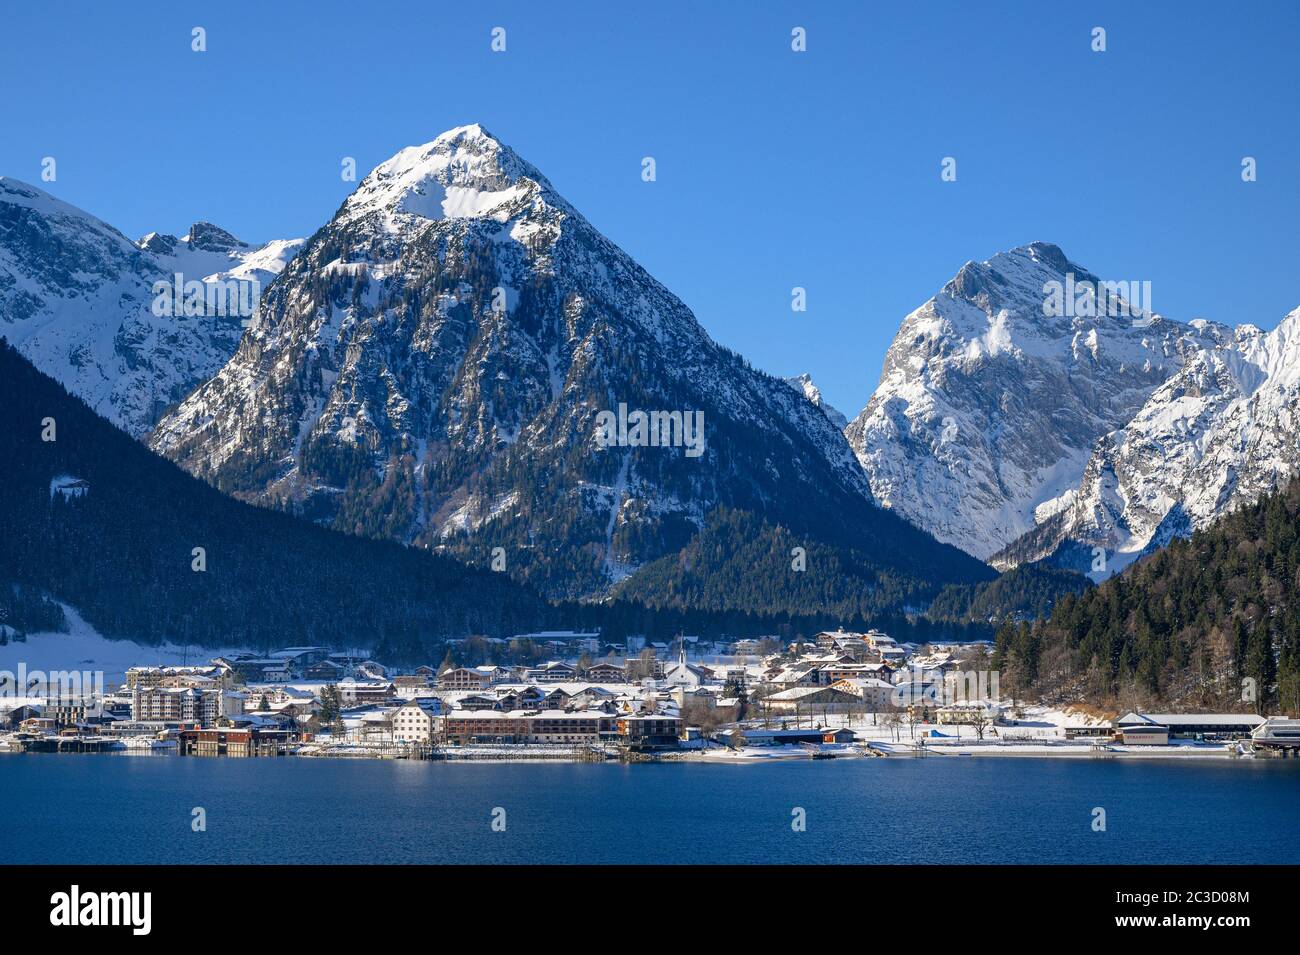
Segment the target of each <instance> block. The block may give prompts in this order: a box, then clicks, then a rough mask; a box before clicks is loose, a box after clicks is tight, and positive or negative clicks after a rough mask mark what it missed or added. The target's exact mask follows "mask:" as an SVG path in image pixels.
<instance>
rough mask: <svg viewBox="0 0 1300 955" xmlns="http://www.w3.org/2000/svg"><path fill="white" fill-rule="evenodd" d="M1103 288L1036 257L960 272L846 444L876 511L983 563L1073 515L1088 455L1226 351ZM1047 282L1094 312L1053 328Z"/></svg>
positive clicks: (1063, 315)
mask: <svg viewBox="0 0 1300 955" xmlns="http://www.w3.org/2000/svg"><path fill="white" fill-rule="evenodd" d="M1100 282H1101V280H1099V279H1098V278H1097V277H1096V276H1095V275H1093V274H1092V273H1090V272H1088V271H1087V270H1086V269H1084V268H1083V267H1082V266H1079V265H1077V264H1075V263H1073V262H1070V261H1069V260H1068V259H1067V258H1066V257H1065V255H1064V253H1062V251H1061V250H1060V249H1059V248H1057V247H1056V246H1054V245H1049V244H1046V243H1033V244H1031V245H1027V246H1023V247H1021V248H1017V249H1013V250H1011V251H1009V252H1003V253H1000V254H998V255H995V256H994V257H993V258H991V259H989V260H988V261H986V262H981V263H974V262H970V263H967V264H966V265H965V266H963V267H962V269H961V270H960V271H959V272H958V273H957V275H956V276H955V277H954V278H953V279H952V280H950V281H949V282H948V283H947V284H946V285H945V286H944V287H943V289H942V290H941V291H940V292H939V294H938V295H936V296H934V297H933V298H931V299H930V300H929V301H928V302H926V303H925V304H924V305H922V306H921V307H920V308H918V309H917V310H916V311H914V312H912V313H911V314H910V315H908V316H907V318H906V319H904V321H903V323H902V326H901V327H900V328H899V331H898V334H897V335H896V336H895V338H894V341H893V343H892V344H891V346H890V348H889V350H888V352H887V354H886V357H885V364H884V370H883V372H882V374H881V377H880V383H879V385H878V386H877V388H876V391H875V393H874V394H873V395H872V397H871V399H870V401H869V402H868V404H867V406H866V408H865V409H864V410H863V411H862V413H861V414H859V415H858V417H857V418H856V419H855V420H854V421H852V422H851V423H850V424H849V426H848V429H847V431H846V435H847V436H848V439H849V442H850V444H851V445H852V446H853V449H854V451H855V453H856V454H857V456H858V459H859V460H860V461H861V463H862V466H863V468H864V469H865V470H866V472H867V474H868V476H869V478H870V481H871V487H872V491H873V493H874V494H875V496H876V498H877V499H878V500H879V501H880V502H881V503H882V504H884V505H886V506H888V507H890V508H893V509H894V510H896V511H898V512H899V513H900V514H902V515H903V516H904V517H906V518H907V519H908V520H910V521H911V522H913V523H914V524H916V525H917V526H919V527H921V528H923V529H925V530H927V531H929V532H930V533H932V534H933V535H934V536H935V537H937V538H938V539H939V540H942V541H945V542H948V543H951V544H954V545H956V546H958V547H961V548H962V549H963V550H966V551H967V552H968V553H971V554H973V555H975V556H977V557H980V558H987V557H988V556H989V555H991V554H993V553H994V552H996V551H998V550H1000V549H1001V548H1003V547H1004V546H1006V545H1007V544H1008V543H1009V542H1011V541H1013V540H1015V539H1017V538H1018V537H1020V536H1021V535H1022V534H1024V533H1026V532H1027V531H1030V530H1031V529H1032V528H1034V527H1035V525H1036V523H1038V522H1041V521H1045V520H1047V519H1048V518H1050V517H1051V516H1052V514H1053V513H1055V512H1056V511H1058V510H1061V509H1063V508H1064V507H1066V506H1068V502H1069V498H1068V495H1069V493H1070V491H1071V489H1073V488H1074V487H1076V486H1077V484H1078V481H1079V475H1080V473H1081V472H1082V471H1083V468H1084V466H1085V465H1086V464H1087V462H1088V459H1089V456H1090V454H1091V451H1092V447H1093V444H1094V442H1095V441H1096V440H1097V439H1098V438H1099V437H1101V436H1102V435H1104V434H1106V433H1108V432H1110V431H1112V430H1114V429H1115V428H1117V427H1120V426H1121V425H1123V424H1125V423H1126V422H1127V421H1128V420H1129V419H1130V418H1132V416H1133V415H1134V414H1135V413H1137V411H1138V410H1139V409H1140V408H1141V407H1142V405H1143V404H1144V403H1145V401H1146V400H1147V398H1148V397H1149V396H1150V395H1151V393H1152V392H1153V391H1154V390H1155V389H1156V388H1157V387H1159V386H1160V385H1161V384H1162V383H1163V382H1164V381H1165V380H1166V379H1167V378H1168V377H1169V376H1170V375H1172V374H1174V373H1175V372H1176V371H1178V369H1179V368H1180V367H1181V366H1182V364H1183V362H1184V361H1185V360H1186V358H1187V356H1188V355H1189V354H1196V353H1198V352H1199V350H1200V348H1201V347H1202V346H1203V345H1205V344H1207V343H1213V342H1217V341H1219V340H1223V339H1225V338H1227V337H1230V334H1231V333H1230V332H1228V331H1227V330H1225V329H1223V328H1221V327H1219V326H1212V325H1208V324H1201V325H1197V326H1186V325H1182V324H1179V323H1177V322H1172V321H1169V320H1168V319H1165V318H1162V317H1161V316H1159V315H1157V314H1153V313H1151V312H1150V311H1149V310H1147V309H1145V308H1139V307H1138V306H1139V305H1141V304H1142V303H1138V302H1135V303H1134V305H1133V307H1131V308H1129V307H1128V303H1127V301H1126V300H1125V299H1124V297H1123V296H1122V295H1120V294H1116V293H1115V291H1114V290H1113V289H1107V288H1106V287H1105V286H1103V285H1100ZM1050 283H1059V284H1060V285H1062V286H1066V285H1067V283H1068V285H1069V286H1076V285H1077V286H1079V287H1086V286H1087V285H1089V284H1091V286H1092V287H1093V288H1094V289H1100V291H1099V292H1098V293H1097V294H1094V295H1093V297H1092V299H1091V303H1092V306H1093V307H1091V308H1078V309H1056V310H1055V313H1054V314H1052V315H1046V314H1044V312H1045V311H1047V310H1048V309H1046V308H1045V302H1046V301H1047V299H1048V296H1047V293H1046V291H1045V290H1046V289H1047V288H1049V287H1050ZM1099 302H1100V303H1101V304H1106V303H1110V306H1111V307H1109V308H1097V307H1096V305H1097V304H1098V303H1099ZM1070 311H1073V312H1074V314H1070ZM1126 311H1127V312H1128V314H1124V313H1125V312H1126ZM1091 312H1100V313H1101V314H1100V315H1093V314H1090V313H1091Z"/></svg>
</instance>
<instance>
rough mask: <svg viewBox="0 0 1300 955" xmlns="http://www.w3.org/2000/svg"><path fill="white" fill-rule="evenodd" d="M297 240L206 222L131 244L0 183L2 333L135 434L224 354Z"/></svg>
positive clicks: (45, 199) (29, 190) (77, 214)
mask: <svg viewBox="0 0 1300 955" xmlns="http://www.w3.org/2000/svg"><path fill="white" fill-rule="evenodd" d="M301 244H302V243H301V242H300V241H297V240H288V241H277V242H271V243H268V244H266V245H265V246H251V245H248V244H246V243H244V242H241V241H239V240H238V239H236V238H235V237H234V236H232V235H230V233H228V232H226V231H225V230H224V229H219V228H218V227H216V226H213V225H211V224H210V223H206V222H199V223H196V224H195V225H194V226H193V227H192V228H191V229H190V233H189V234H188V235H187V236H186V237H185V239H184V240H180V239H177V238H176V237H175V236H172V235H166V234H162V233H157V232H151V233H149V234H148V235H146V236H144V237H143V238H142V239H140V241H139V242H132V241H131V240H130V239H128V238H127V237H126V236H124V235H123V234H122V233H121V232H119V231H118V230H117V229H115V228H113V227H112V226H110V225H108V224H107V223H105V222H102V221H101V220H99V219H97V218H95V217H94V216H93V215H90V214H89V213H87V212H84V211H82V210H81V209H78V208H77V207H76V206H73V205H71V204H70V203H67V202H64V201H63V200H61V199H58V198H56V197H54V196H52V195H50V194H49V193H47V192H45V191H44V190H42V189H40V188H38V187H36V186H32V185H29V184H27V183H25V182H21V181H19V180H16V179H12V178H8V177H0V335H4V336H5V337H7V338H8V339H9V341H10V342H12V343H13V344H14V345H15V346H16V347H17V348H18V349H19V350H21V351H22V352H23V354H24V355H26V356H27V358H29V359H30V360H31V361H32V362H33V363H34V364H35V365H36V366H37V367H38V368H40V369H41V370H42V371H44V372H45V373H47V374H50V375H53V376H54V377H56V378H58V379H59V380H60V381H61V382H62V383H63V384H64V385H65V386H67V387H68V388H69V389H70V390H71V391H73V392H75V393H76V394H78V395H79V396H81V397H82V398H84V399H85V400H86V401H87V402H88V403H89V404H90V405H91V407H93V408H95V410H97V411H99V412H100V413H102V414H103V415H105V416H106V417H108V418H109V419H110V420H112V421H113V422H114V423H116V424H119V425H121V426H122V427H123V428H125V429H126V430H128V431H130V432H131V433H132V434H134V435H140V434H143V433H144V432H145V431H147V430H148V429H149V428H150V427H151V426H152V425H153V423H154V422H155V421H156V420H157V416H158V413H159V412H160V411H161V410H162V408H163V407H164V406H166V405H167V404H170V403H172V402H174V401H177V400H179V399H180V398H182V397H184V395H185V394H186V393H187V392H188V391H190V389H192V388H193V387H194V386H195V385H196V384H198V383H199V382H200V381H203V380H205V379H206V378H207V377H209V376H210V375H211V374H212V373H213V372H214V371H216V369H218V368H220V367H221V365H222V364H223V363H224V362H225V361H226V359H228V358H229V357H230V355H231V354H232V353H233V352H234V349H235V345H236V343H237V342H238V340H239V335H240V332H241V331H242V328H241V320H242V319H243V318H245V317H248V316H249V315H250V314H251V311H252V309H253V308H254V307H255V305H256V299H257V292H258V290H259V289H260V288H261V287H262V286H265V285H266V284H268V283H269V282H270V281H271V279H273V278H274V277H275V276H276V275H277V274H278V273H279V272H280V271H281V269H283V267H284V264H285V263H286V262H287V261H288V260H289V258H290V257H292V256H293V254H294V253H295V252H296V251H297V250H298V248H299V246H301ZM218 283H220V284H219V285H218ZM178 301H179V302H181V303H182V304H183V303H184V302H186V301H188V302H190V303H191V304H192V305H193V307H194V309H195V311H194V312H182V311H178V310H177V308H176V304H177V302H178ZM210 302H211V307H210V304H209V303H210ZM245 308H247V311H245V310H244V309H245Z"/></svg>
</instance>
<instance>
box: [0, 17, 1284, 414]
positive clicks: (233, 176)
mask: <svg viewBox="0 0 1300 955" xmlns="http://www.w3.org/2000/svg"><path fill="white" fill-rule="evenodd" d="M543 6H545V7H548V8H549V7H555V8H556V9H554V10H543V9H541V8H542V7H543ZM25 7H26V9H18V8H16V7H13V6H11V7H9V8H8V9H7V10H6V11H5V13H4V14H3V16H0V90H2V91H3V98H4V105H5V118H4V122H3V128H2V129H0V174H6V175H13V176H16V177H17V178H20V179H25V180H27V181H29V182H33V183H36V184H38V185H40V184H41V183H40V162H41V158H42V157H44V156H54V157H56V159H57V160H58V181H57V182H56V183H53V184H51V185H49V186H46V188H48V189H50V190H51V191H52V192H54V193H55V194H56V195H58V196H59V197H61V198H63V199H66V200H67V201H69V202H72V203H75V204H77V205H79V206H81V207H83V208H85V209H86V210H88V211H90V212H92V213H94V214H96V215H98V216H99V217H101V218H103V219H105V220H107V221H108V222H110V223H112V224H113V225H115V226H117V227H118V228H119V229H121V230H123V231H124V232H126V233H127V234H128V235H131V236H132V237H135V236H138V235H141V234H143V233H145V232H148V231H151V230H155V229H157V230H159V231H169V232H176V233H181V232H183V231H184V229H185V228H186V226H187V225H188V224H189V223H190V222H191V221H193V220H196V219H200V218H202V219H210V220H212V221H214V222H216V223H218V224H219V225H221V226H223V227H225V228H227V229H229V230H231V231H232V232H235V233H236V234H237V235H239V236H241V237H243V238H246V239H250V240H265V239H270V238H276V237H283V236H290V235H307V234H310V233H311V232H312V231H313V230H314V229H316V228H317V227H318V226H320V225H322V224H323V223H324V222H325V221H327V220H328V218H329V216H330V215H331V213H332V212H333V211H334V210H335V209H336V208H337V206H338V204H339V203H340V202H341V201H342V199H343V198H344V196H345V195H346V193H347V192H348V191H349V190H350V189H351V188H353V185H352V184H347V183H344V182H342V181H341V180H340V178H339V162H340V159H341V157H343V156H354V157H356V159H357V164H358V167H359V169H360V170H361V174H364V172H365V171H367V170H369V169H370V168H371V167H372V166H374V165H375V164H376V163H378V162H380V161H382V160H383V159H385V158H387V157H388V156H389V155H391V154H392V153H394V152H396V151H397V150H398V149H399V148H401V147H403V146H406V145H410V144H413V143H422V142H426V141H428V140H429V139H432V138H433V137H434V136H435V135H436V134H437V133H438V132H440V131H442V130H443V129H445V128H448V127H451V126H456V125H461V124H464V123H470V122H481V123H482V124H483V125H484V126H486V127H487V128H488V129H489V130H491V131H492V132H493V133H494V134H495V135H496V136H498V137H499V138H500V139H502V140H503V141H504V142H506V143H508V144H509V145H511V146H513V147H514V148H515V149H516V150H517V151H518V152H519V153H520V154H521V155H523V156H524V157H525V158H527V159H528V160H530V161H531V162H532V163H534V164H535V165H537V166H538V167H539V168H541V169H542V171H543V172H545V173H546V174H547V176H548V177H549V178H550V179H551V181H552V182H553V183H554V184H555V185H556V187H557V188H558V189H559V190H560V191H561V192H562V193H563V194H564V195H565V196H566V197H568V198H569V200H570V201H571V202H573V203H574V204H575V205H576V206H577V207H578V208H579V209H581V210H582V211H583V212H584V214H585V215H586V216H587V217H588V218H589V219H590V220H591V221H592V222H593V223H594V224H595V225H596V226H597V227H598V228H600V229H601V230H602V231H603V232H605V233H606V234H607V235H608V236H610V238H612V239H614V240H615V241H616V242H618V243H619V244H620V245H622V246H623V247H624V248H625V249H627V250H628V251H629V252H630V253H631V254H632V255H633V256H634V257H635V258H637V259H638V260H639V261H640V262H641V263H642V264H643V265H645V266H646V268H648V269H649V270H650V271H651V272H652V273H653V274H654V275H656V276H657V277H658V278H659V279H661V280H662V281H663V282H664V283H665V284H666V285H667V286H668V287H669V288H671V289H672V290H673V291H675V292H676V293H677V294H678V295H679V296H681V298H682V299H684V300H685V301H686V302H687V303H688V304H689V305H690V306H691V307H692V308H693V309H694V310H695V313H696V315H697V316H698V317H699V319H700V321H701V322H702V323H703V324H704V326H705V327H706V328H707V329H708V330H709V332H710V333H711V334H712V335H713V337H714V338H716V339H717V340H719V341H720V342H722V343H723V344H726V345H728V346H730V347H732V348H735V349H737V350H738V351H740V352H741V353H743V354H744V355H746V356H747V357H749V358H750V359H751V360H752V361H753V362H754V363H755V364H756V365H757V366H759V367H761V368H764V369H766V370H768V371H771V372H774V373H779V374H795V373H798V372H802V371H808V372H811V373H812V374H813V375H814V377H815V378H816V379H817V380H818V381H819V382H820V383H821V385H822V387H823V391H824V392H825V394H826V396H827V397H828V399H829V400H830V401H831V402H832V403H834V404H836V405H838V406H839V407H840V408H841V410H843V411H845V412H846V413H848V414H850V415H853V414H854V413H856V412H857V411H858V410H859V409H860V408H861V406H862V405H863V403H864V402H865V400H866V398H867V397H868V395H869V393H870V391H871V390H872V388H873V387H874V385H875V382H876V379H877V377H878V375H879V371H880V363H881V359H882V357H883V354H884V350H885V348H886V347H887V346H888V344H889V341H890V340H891V338H892V337H893V334H894V332H895V331H896V329H897V327H898V323H899V321H900V320H901V319H902V317H903V316H904V315H905V314H906V313H907V312H909V311H910V310H911V309H913V308H915V307H916V306H917V305H919V304H920V303H921V302H923V301H924V300H925V299H926V298H928V297H929V296H930V295H931V294H933V293H934V291H936V290H937V289H938V287H939V286H940V285H941V284H942V283H943V282H944V281H945V280H946V279H947V278H948V277H950V276H951V275H952V274H953V273H954V272H955V271H956V270H957V269H958V268H959V267H960V266H961V265H962V263H963V262H965V261H967V260H969V259H982V258H986V257H988V256H989V255H991V254H993V253H995V252H997V251H999V250H1001V249H1005V248H1010V247H1012V246H1016V245H1020V244H1023V243H1025V242H1029V241H1032V240H1035V239H1042V240H1047V241H1053V242H1056V243H1058V244H1059V245H1061V246H1062V248H1064V249H1065V251H1066V254H1067V255H1069V256H1070V257H1071V258H1073V259H1074V260H1075V261H1077V262H1079V263H1080V264H1082V265H1085V266H1087V267H1088V268H1090V269H1092V270H1093V271H1094V272H1096V273H1098V274H1100V275H1101V276H1102V277H1103V278H1108V279H1140V280H1150V281H1151V282H1152V283H1153V296H1152V297H1153V303H1154V306H1155V308H1156V310H1157V311H1160V312H1162V313H1164V314H1166V315H1169V316H1170V317H1173V318H1177V319H1182V320H1188V319H1192V318H1197V317H1201V318H1209V319H1214V320H1218V321H1223V322H1229V323H1237V322H1243V321H1252V322H1254V323H1256V324H1259V325H1262V326H1264V327H1272V326H1273V325H1274V324H1276V322H1277V320H1278V319H1279V318H1280V317H1281V316H1282V315H1283V314H1285V313H1286V312H1287V311H1289V310H1290V309H1292V308H1294V307H1296V306H1297V305H1300V281H1297V268H1296V265H1297V255H1296V252H1297V247H1298V244H1300V243H1298V241H1297V226H1298V225H1300V189H1297V184H1298V183H1300V123H1298V122H1297V119H1300V110H1297V104H1298V103H1300V84H1298V83H1297V82H1296V79H1295V65H1296V62H1297V59H1296V48H1297V41H1298V40H1300V13H1298V12H1297V11H1298V10H1300V4H1296V3H1290V2H1288V3H1281V2H1279V3H1235V4H1229V3H1218V4H1213V5H1209V4H1200V3H1187V2H1180V3H1145V2H1144V3H1120V4H1073V3H1072V4H1061V3H1042V2H1026V3H1011V2H1003V3H997V2H994V3H967V2H958V3H940V4H921V3H907V4H904V3H897V4H894V3H870V4H867V3H847V2H829V0H826V2H818V3H784V4H777V3H764V2H749V3H690V4H688V3H677V2H661V3H648V4H626V5H624V4H610V3H567V4H566V3H556V4H549V3H548V4H538V3H519V4H513V3H512V4H504V3H496V4H488V3H463V4H447V3H436V2H432V0H423V2H410V3H405V2H402V3H398V2H374V3H363V2H356V0H349V2H313V3H310V4H307V3H304V4H288V3H275V2H260V3H242V2H239V3H231V2H223V3H220V4H201V3H184V4H178V3H171V2H168V3H148V2H136V3H130V4H118V3H112V4H109V3H100V2H95V3H90V2H74V3H46V4H35V3H29V4H26V5H25ZM291 7H300V8H301V9H302V10H303V11H308V12H295V10H292V9H290V8H291ZM619 11H626V12H619ZM196 25H198V26H203V27H205V28H206V30H207V39H208V51H207V52H206V53H202V54H198V53H193V52H191V50H190V30H191V28H192V27H194V26H196ZM1098 25H1100V26H1104V27H1105V28H1106V29H1107V45H1108V50H1107V52H1105V53H1093V52H1092V51H1091V50H1090V31H1091V29H1092V27H1094V26H1098ZM494 26H503V27H505V28H506V31H507V52H505V53H504V54H495V53H493V52H491V50H490V47H489V44H490V31H491V29H492V28H493V27H494ZM794 26H803V27H805V28H806V29H807V31H808V51H807V52H806V53H801V54H796V53H793V52H792V51H791V50H790V30H791V28H792V27H794ZM647 155H650V156H654V157H655V159H656V161H657V164H658V181H657V182H654V183H645V182H642V181H641V178H640V171H641V166H640V161H641V157H643V156H647ZM944 156H953V157H956V159H957V161H958V167H957V168H958V180H957V182H955V183H944V182H941V181H940V176H939V164H940V160H941V159H942V157H944ZM1243 156H1254V157H1256V158H1257V160H1258V164H1259V165H1258V168H1259V181H1258V182H1255V183H1251V184H1245V183H1243V182H1242V181H1241V175H1240V172H1241V165H1240V164H1241V159H1242V157H1243ZM796 285H799V286H804V287H806V288H807V289H808V311H807V312H806V313H804V314H801V315H795V314H793V313H792V312H791V311H790V307H789V302H790V289H791V287H792V286H796Z"/></svg>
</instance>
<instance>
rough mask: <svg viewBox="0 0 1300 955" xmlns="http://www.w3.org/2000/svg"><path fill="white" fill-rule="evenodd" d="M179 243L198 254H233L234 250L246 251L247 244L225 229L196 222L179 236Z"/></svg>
mask: <svg viewBox="0 0 1300 955" xmlns="http://www.w3.org/2000/svg"><path fill="white" fill-rule="evenodd" d="M181 241H182V242H185V243H186V244H188V245H189V247H190V248H191V249H196V250H198V251H200V252H233V251H235V250H236V249H247V248H249V245H248V243H247V242H241V241H239V240H238V239H236V238H235V237H234V236H233V235H231V234H230V233H229V232H227V231H226V230H225V229H222V228H220V227H219V226H215V225H213V224H212V223H211V222H196V223H194V225H192V226H190V231H189V232H188V233H186V234H185V235H183V236H181Z"/></svg>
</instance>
